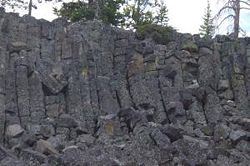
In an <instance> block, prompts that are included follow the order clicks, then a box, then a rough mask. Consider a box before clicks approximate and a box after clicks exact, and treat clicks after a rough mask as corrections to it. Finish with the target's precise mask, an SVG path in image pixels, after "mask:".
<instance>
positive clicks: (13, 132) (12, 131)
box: [6, 124, 24, 137]
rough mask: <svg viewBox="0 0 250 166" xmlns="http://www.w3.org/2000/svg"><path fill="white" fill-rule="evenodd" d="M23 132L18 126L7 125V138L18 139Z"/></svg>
mask: <svg viewBox="0 0 250 166" xmlns="http://www.w3.org/2000/svg"><path fill="white" fill-rule="evenodd" d="M23 132H24V129H23V128H22V127H21V126H20V125H19V124H13V125H9V126H8V127H7V129H6V135H7V136H8V137H19V136H21V135H22V133H23Z"/></svg>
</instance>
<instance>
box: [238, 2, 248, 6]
mask: <svg viewBox="0 0 250 166" xmlns="http://www.w3.org/2000/svg"><path fill="white" fill-rule="evenodd" d="M240 3H243V4H245V5H247V6H250V2H246V1H240Z"/></svg>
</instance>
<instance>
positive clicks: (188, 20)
mask: <svg viewBox="0 0 250 166" xmlns="http://www.w3.org/2000/svg"><path fill="white" fill-rule="evenodd" d="M165 2H166V4H167V7H168V10H169V13H168V16H169V25H171V26H173V27H174V28H176V29H177V30H178V31H179V32H182V33H192V34H195V33H199V27H200V25H201V24H202V21H203V20H202V16H203V15H204V12H205V8H206V6H207V0H165ZM217 2H218V0H210V4H211V9H212V13H213V15H214V14H215V13H216V12H217V11H218V9H219V7H221V5H222V4H218V3H217ZM53 6H55V3H42V4H39V5H38V9H37V10H33V16H35V17H36V18H44V19H47V20H49V21H51V20H53V19H55V18H56V16H55V15H54V14H53V11H52V8H53ZM241 26H242V28H243V29H244V30H245V31H246V32H247V34H248V36H250V11H242V12H241ZM226 27H227V25H226V24H225V26H224V28H221V29H220V31H217V33H224V34H226V33H227V32H228V31H229V30H228V29H229V28H230V27H229V28H226Z"/></svg>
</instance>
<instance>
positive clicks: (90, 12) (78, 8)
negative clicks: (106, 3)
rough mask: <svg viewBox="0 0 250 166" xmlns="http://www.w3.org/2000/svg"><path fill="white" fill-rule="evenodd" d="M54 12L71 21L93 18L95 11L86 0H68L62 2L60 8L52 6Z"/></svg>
mask: <svg viewBox="0 0 250 166" xmlns="http://www.w3.org/2000/svg"><path fill="white" fill-rule="evenodd" d="M54 13H55V14H57V15H58V16H62V17H65V18H67V19H68V20H70V21H72V22H76V21H79V20H92V19H94V16H95V12H94V9H92V8H91V7H90V6H89V5H88V4H87V3H86V2H81V1H77V2H69V3H63V5H62V8H61V9H59V10H58V9H56V8H54Z"/></svg>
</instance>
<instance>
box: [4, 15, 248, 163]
mask: <svg viewBox="0 0 250 166" xmlns="http://www.w3.org/2000/svg"><path fill="white" fill-rule="evenodd" d="M0 57H1V58H0V143H1V146H0V165H6V166H9V165H32V166H37V165H48V166H50V165H51V166H54V165H67V166H68V165H72V166H75V165H79V166H80V165H150V166H152V165H175V164H181V165H197V164H200V165H247V164H249V162H250V156H249V154H250V143H249V140H250V134H249V132H250V118H249V115H250V110H249V109H250V107H249V104H250V39H249V38H245V39H240V40H239V42H234V41H231V40H230V39H229V38H227V37H225V36H219V37H216V38H215V39H214V40H213V41H203V40H202V39H200V38H199V37H198V36H191V35H188V34H177V33H173V34H172V35H171V36H170V42H169V43H167V44H166V45H159V44H156V43H155V42H154V41H152V40H150V39H144V40H139V39H137V38H136V35H135V34H134V33H133V32H129V31H124V30H121V29H117V28H112V27H110V26H107V25H104V24H103V23H101V22H98V21H94V22H85V23H76V24H68V23H67V22H66V21H64V20H62V19H57V20H55V21H53V22H52V23H50V22H47V21H45V20H35V19H34V18H31V17H28V16H25V17H22V18H20V17H18V16H17V15H15V14H7V13H5V12H4V11H0ZM7 149H9V150H7ZM10 149H11V150H10Z"/></svg>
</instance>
